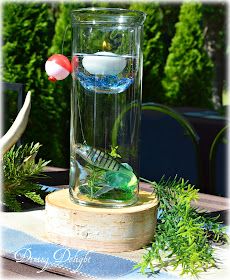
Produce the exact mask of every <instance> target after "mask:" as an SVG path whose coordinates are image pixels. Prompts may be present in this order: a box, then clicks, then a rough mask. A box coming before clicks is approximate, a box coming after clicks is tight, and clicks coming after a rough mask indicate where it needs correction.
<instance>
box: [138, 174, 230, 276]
mask: <svg viewBox="0 0 230 280" xmlns="http://www.w3.org/2000/svg"><path fill="white" fill-rule="evenodd" d="M141 179H142V180H143V181H145V182H148V183H150V184H151V186H152V188H153V192H154V193H155V194H156V196H157V198H158V200H159V209H158V222H157V226H156V234H155V236H154V240H153V242H152V245H151V247H150V248H149V249H147V252H146V253H145V254H144V256H143V257H142V261H141V262H140V263H139V264H138V265H137V266H136V267H138V268H140V270H141V272H142V273H145V272H146V270H147V268H148V269H150V270H151V272H152V273H154V274H155V273H158V272H159V271H160V270H167V268H169V267H171V269H174V270H175V269H176V268H178V269H180V271H181V275H184V274H189V275H191V276H198V274H199V273H200V272H202V271H206V270H207V269H208V268H210V267H216V266H217V265H216V260H215V258H214V256H213V252H214V249H213V246H212V245H213V242H214V243H225V242H228V237H227V234H226V233H225V230H226V228H225V227H223V226H222V225H221V223H220V222H218V221H217V219H218V217H214V218H212V217H209V216H208V215H207V213H204V212H201V211H199V210H198V209H196V208H195V207H194V206H191V202H192V201H196V200H197V199H198V189H195V188H194V186H192V185H191V184H189V183H188V181H185V180H184V179H182V178H180V179H178V178H177V177H175V178H174V179H168V180H165V179H164V178H162V179H161V180H160V182H159V183H156V182H150V181H148V180H146V179H143V178H141Z"/></svg>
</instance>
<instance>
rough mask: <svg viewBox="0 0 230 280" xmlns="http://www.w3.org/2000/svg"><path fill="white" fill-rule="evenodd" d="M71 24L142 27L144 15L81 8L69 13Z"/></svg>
mask: <svg viewBox="0 0 230 280" xmlns="http://www.w3.org/2000/svg"><path fill="white" fill-rule="evenodd" d="M71 16H72V24H76V23H77V24H119V25H123V24H124V25H132V26H133V25H135V26H139V25H142V24H143V23H144V21H145V18H146V14H145V13H144V12H141V11H138V10H129V9H122V8H94V7H93V8H82V9H77V10H72V11H71Z"/></svg>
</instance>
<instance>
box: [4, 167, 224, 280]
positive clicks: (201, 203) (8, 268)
mask: <svg viewBox="0 0 230 280" xmlns="http://www.w3.org/2000/svg"><path fill="white" fill-rule="evenodd" d="M63 170H65V171H66V170H67V169H61V168H60V169H55V168H53V167H50V168H48V169H47V172H48V173H49V172H53V174H54V173H55V172H57V173H58V172H59V175H60V172H63ZM57 187H59V188H67V187H68V185H57ZM140 187H141V189H143V190H150V189H151V186H150V185H149V184H146V183H141V184H140ZM193 205H194V206H195V207H198V208H199V209H203V210H205V211H207V212H209V213H210V215H216V214H220V218H219V219H220V220H222V221H223V222H225V223H227V218H228V215H229V213H230V199H229V198H225V197H218V196H214V195H209V194H203V193H199V199H198V201H197V202H195V203H193ZM35 275H36V279H37V278H38V279H39V278H45V279H47V278H50V279H62V278H66V277H65V276H62V275H57V274H56V273H50V272H48V271H44V272H42V273H39V274H38V273H37V268H35V267H32V266H29V265H26V264H22V263H16V262H15V261H13V260H10V259H7V258H2V277H3V279H4V278H6V279H9V278H14V277H15V278H16V277H19V278H20V279H28V278H31V279H32V278H34V277H35ZM77 279H86V278H84V277H83V276H80V275H79V277H78V278H77Z"/></svg>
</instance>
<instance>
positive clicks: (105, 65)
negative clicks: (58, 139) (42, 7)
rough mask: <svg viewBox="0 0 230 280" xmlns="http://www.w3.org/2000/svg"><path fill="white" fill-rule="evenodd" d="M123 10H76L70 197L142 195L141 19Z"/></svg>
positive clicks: (110, 202)
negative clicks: (140, 171) (139, 174)
mask: <svg viewBox="0 0 230 280" xmlns="http://www.w3.org/2000/svg"><path fill="white" fill-rule="evenodd" d="M144 19H145V14H143V13H142V12H138V11H129V10H124V9H81V10H77V11H73V12H72V67H73V71H72V78H73V87H72V94H71V131H70V134H71V135H70V136H71V137H70V146H71V149H70V150H71V158H70V166H71V167H70V183H69V184H70V197H71V199H72V200H73V201H74V202H76V203H80V204H83V205H95V206H101V207H123V206H127V205H131V204H134V203H135V202H136V201H137V199H138V183H139V179H138V172H139V159H138V141H139V125H140V111H141V80H142V52H141V41H142V24H143V21H144Z"/></svg>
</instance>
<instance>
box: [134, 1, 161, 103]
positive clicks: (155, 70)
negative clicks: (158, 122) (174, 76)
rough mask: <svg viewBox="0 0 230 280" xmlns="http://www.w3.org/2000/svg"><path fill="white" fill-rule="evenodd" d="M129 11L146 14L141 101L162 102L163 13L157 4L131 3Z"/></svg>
mask: <svg viewBox="0 0 230 280" xmlns="http://www.w3.org/2000/svg"><path fill="white" fill-rule="evenodd" d="M130 9H133V10H140V11H143V12H145V13H146V14H147V17H146V20H145V23H144V43H143V101H145V102H147V101H155V102H162V101H163V94H162V92H163V90H162V85H161V79H162V77H163V71H164V44H163V39H162V32H161V29H162V26H163V13H162V10H161V8H160V6H159V4H157V3H133V4H131V5H130Z"/></svg>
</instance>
